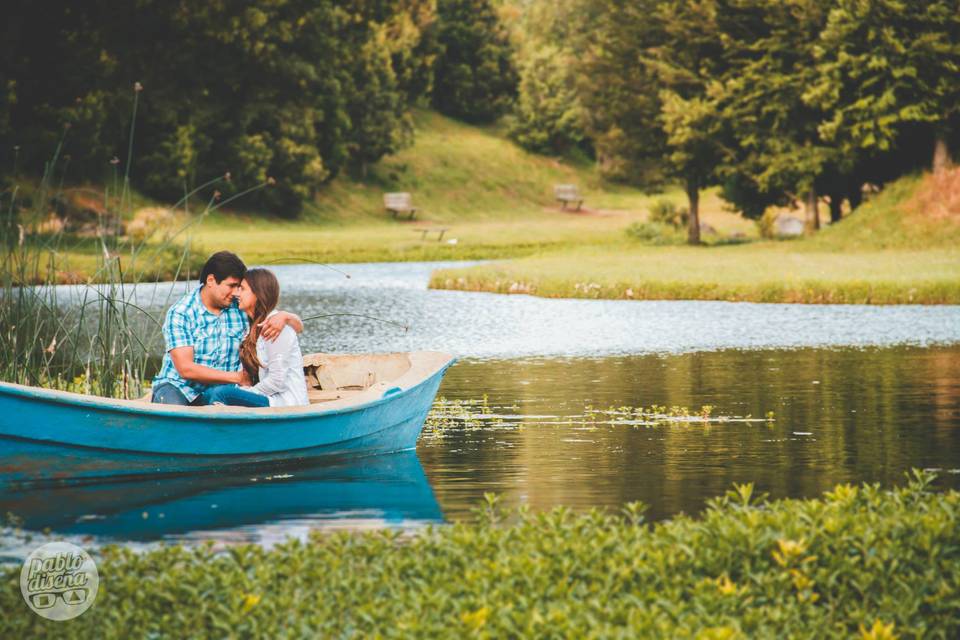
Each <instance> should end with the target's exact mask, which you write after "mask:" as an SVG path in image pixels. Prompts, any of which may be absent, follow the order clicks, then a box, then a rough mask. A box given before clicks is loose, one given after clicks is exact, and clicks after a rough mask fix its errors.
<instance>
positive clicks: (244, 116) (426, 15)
mask: <svg viewBox="0 0 960 640" xmlns="http://www.w3.org/2000/svg"><path fill="white" fill-rule="evenodd" d="M5 16H6V18H7V19H6V21H5V23H4V24H3V25H2V26H0V35H2V36H3V37H2V38H0V151H2V156H0V177H2V175H9V174H10V173H12V172H16V171H17V170H20V171H24V172H31V173H33V174H36V173H38V172H39V171H40V170H41V168H42V167H43V161H44V160H45V159H47V158H49V157H50V155H51V151H52V149H53V148H54V147H56V145H57V142H58V140H59V139H60V138H61V137H62V136H63V137H64V138H65V141H66V146H65V154H64V155H63V156H61V159H62V160H61V162H62V163H66V162H67V161H66V158H68V157H69V167H62V166H61V167H58V168H57V169H58V171H64V170H66V171H67V175H68V179H72V180H91V181H98V180H103V179H104V177H106V176H108V175H109V174H110V173H111V171H112V169H111V168H110V166H109V162H110V159H111V158H115V160H114V162H115V163H116V164H115V166H119V167H120V168H121V169H122V168H124V167H125V166H126V164H127V162H131V175H132V179H133V181H134V184H135V185H136V186H138V187H140V188H141V189H143V190H144V191H146V192H147V193H148V194H150V195H154V196H157V197H160V198H163V199H176V198H177V197H179V196H180V195H181V194H182V193H184V191H185V190H189V189H190V188H192V187H194V186H195V185H197V184H201V183H203V182H205V181H206V180H208V179H209V178H210V177H213V176H217V175H226V174H227V173H228V172H229V173H230V175H231V178H232V180H231V182H230V183H228V184H221V185H217V188H218V189H220V190H221V191H223V192H224V193H225V195H230V193H231V191H236V190H239V189H244V188H247V187H249V186H251V185H255V184H260V183H265V182H267V180H268V178H273V179H274V180H275V181H276V186H275V187H273V188H270V189H266V190H262V191H259V192H257V194H256V195H255V198H258V199H259V201H253V202H251V203H250V204H251V206H263V207H267V208H269V209H272V210H274V211H277V212H281V213H288V214H294V213H295V212H296V211H297V210H298V209H299V207H300V205H301V203H302V202H304V201H305V200H306V199H308V198H310V197H311V195H312V194H313V193H314V192H315V191H316V190H317V189H320V188H322V186H323V184H324V183H325V182H326V181H328V180H330V179H332V178H333V177H334V176H336V175H338V174H339V173H341V172H343V171H351V172H356V173H358V174H363V173H364V172H365V170H366V168H367V167H368V166H369V165H370V164H372V163H374V162H376V161H377V160H378V159H380V158H381V157H383V156H384V155H385V154H389V153H391V152H393V151H395V150H397V149H398V148H400V147H401V146H403V145H405V144H408V143H409V142H410V141H411V137H412V133H413V132H412V127H411V124H410V109H411V108H412V106H413V105H415V104H417V103H423V104H430V105H432V106H433V107H434V108H436V109H437V110H439V111H441V112H442V113H445V114H447V115H450V116H453V117H456V118H460V119H463V120H466V121H468V122H479V123H484V122H492V121H494V120H496V119H498V118H500V117H501V116H503V115H504V114H507V115H508V124H509V127H508V130H509V132H510V135H511V136H512V137H513V138H514V139H515V140H517V142H518V143H520V144H521V145H523V146H525V147H527V148H529V149H532V150H534V151H537V152H541V153H553V154H569V153H571V152H572V153H579V154H587V155H589V156H592V157H594V158H595V159H596V161H597V163H598V165H599V167H600V169H601V171H602V172H603V173H604V174H605V175H607V176H608V177H611V178H614V179H618V180H623V181H626V182H629V183H632V184H637V185H640V186H644V187H647V188H658V187H660V186H662V185H665V184H668V183H669V184H677V183H679V184H682V185H683V187H684V189H685V190H686V192H687V195H688V197H689V200H690V207H689V209H690V214H691V215H690V216H689V239H690V241H691V242H697V241H698V234H699V222H698V216H697V213H698V212H697V205H698V201H699V194H700V192H701V190H702V189H703V188H705V187H708V186H713V185H717V186H720V187H721V189H722V193H723V194H724V196H725V197H726V199H727V200H729V201H730V202H731V203H732V204H733V205H735V206H736V207H737V208H738V209H739V210H740V211H742V212H743V213H744V214H745V215H747V216H749V217H758V216H760V215H761V214H762V213H763V211H764V210H765V209H766V208H767V207H768V206H770V205H773V204H786V203H789V202H805V203H806V204H807V210H808V223H809V225H810V227H811V229H812V228H816V227H817V226H818V221H819V213H818V209H817V205H818V203H819V202H821V200H824V199H825V200H827V201H828V202H829V204H830V213H831V216H832V217H833V218H834V219H837V218H838V217H839V216H840V215H841V204H842V203H844V202H846V203H848V204H849V207H850V208H855V207H856V206H857V205H858V204H859V201H860V194H861V187H862V186H863V185H864V184H865V183H868V182H869V183H878V184H882V183H883V182H886V181H888V180H890V179H892V178H895V177H897V176H898V175H901V174H903V173H904V172H907V171H911V170H914V169H916V168H917V167H920V166H929V165H930V164H934V165H936V166H938V167H942V166H945V165H946V164H948V163H949V161H950V150H951V148H952V147H955V146H956V144H957V142H958V136H960V0H924V2H905V1H904V0H782V1H781V0H271V1H270V2H260V3H249V2H244V1H242V0H221V1H219V2H215V3H210V2H202V1H200V0H176V1H175V2H172V3H171V2H162V1H161V0H135V1H132V2H118V1H117V0H91V1H90V2H84V3H72V2H66V1H65V0H36V1H33V2H26V0H14V1H13V3H12V4H10V5H9V6H8V7H7V8H6V11H5ZM134 83H138V84H137V85H136V86H137V87H139V88H142V91H141V92H139V93H138V94H137V95H136V103H137V109H138V111H137V113H136V118H135V119H134V118H133V117H132V116H133V114H132V106H133V102H134V97H135V96H134V94H135V91H134V89H133V87H134ZM64 127H69V129H68V130H67V131H66V135H65V136H64ZM132 131H134V132H135V133H134V134H133V135H131V132H132ZM131 139H132V140H133V141H134V142H135V144H134V145H133V147H132V148H131V147H130V146H129V145H130V142H131Z"/></svg>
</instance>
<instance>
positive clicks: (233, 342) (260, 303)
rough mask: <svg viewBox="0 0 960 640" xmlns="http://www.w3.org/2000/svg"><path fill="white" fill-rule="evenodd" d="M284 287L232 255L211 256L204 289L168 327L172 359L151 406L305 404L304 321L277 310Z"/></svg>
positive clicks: (171, 314)
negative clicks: (301, 343)
mask: <svg viewBox="0 0 960 640" xmlns="http://www.w3.org/2000/svg"><path fill="white" fill-rule="evenodd" d="M279 298H280V284H279V283H278V282H277V278H276V276H275V275H274V274H273V273H272V272H271V271H268V270H267V269H247V267H246V265H244V264H243V261H242V260H240V258H239V257H237V256H236V255H235V254H233V253H230V252H229V251H220V252H218V253H215V254H213V255H212V256H210V258H209V259H208V260H207V262H206V264H205V265H204V266H203V270H202V271H201V273H200V286H199V287H197V288H196V289H194V290H193V291H192V292H190V293H188V294H186V295H185V296H183V297H182V298H181V299H180V300H179V301H178V302H177V303H176V304H174V305H173V306H172V307H171V308H170V310H169V311H168V312H167V316H166V318H165V320H164V322H163V338H164V341H165V343H166V353H165V354H164V356H163V365H162V366H161V368H160V373H159V374H157V376H156V377H155V378H154V379H153V384H152V400H153V402H157V403H162V404H173V405H183V406H187V405H190V406H202V405H215V404H224V405H234V406H243V407H290V406H298V405H307V404H309V400H308V398H307V385H306V382H305V380H304V378H303V356H302V354H301V353H300V342H299V339H298V338H297V334H298V333H300V332H301V331H303V322H302V321H301V320H300V318H299V317H297V316H296V315H294V314H292V313H288V312H286V311H279V310H277V308H276V306H277V303H278V301H279Z"/></svg>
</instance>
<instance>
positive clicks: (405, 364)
mask: <svg viewBox="0 0 960 640" xmlns="http://www.w3.org/2000/svg"><path fill="white" fill-rule="evenodd" d="M451 359H452V356H451V355H450V354H447V353H441V352H437V351H408V352H400V353H365V354H357V355H353V354H346V355H334V354H328V353H311V354H308V355H306V356H304V357H303V375H304V378H305V380H306V383H307V396H308V397H309V399H310V405H311V406H322V407H323V410H324V411H326V410H332V409H339V408H344V407H349V406H351V405H356V404H361V403H364V402H369V401H372V400H376V399H378V398H382V397H384V396H387V395H390V394H392V393H395V392H397V391H402V390H405V389H409V388H410V387H413V386H415V385H417V384H419V383H420V382H422V381H423V380H424V379H425V378H427V377H429V376H431V375H433V374H434V373H435V372H436V371H437V370H438V369H440V368H441V367H443V366H445V365H446V364H448V363H449V362H450V361H451ZM54 393H60V392H54ZM68 395H75V394H68ZM112 402H117V403H120V404H124V403H135V404H139V405H141V406H142V405H144V404H146V405H150V406H151V407H156V406H157V405H154V404H153V403H151V402H150V393H149V392H148V393H146V394H144V396H143V397H141V398H138V399H137V400H117V401H112ZM297 409H298V408H297V407H270V408H264V409H262V411H268V412H272V413H274V412H284V411H295V410H297ZM190 410H191V411H201V412H205V413H230V412H242V413H246V412H248V411H249V409H244V408H238V407H225V406H213V407H191V408H190Z"/></svg>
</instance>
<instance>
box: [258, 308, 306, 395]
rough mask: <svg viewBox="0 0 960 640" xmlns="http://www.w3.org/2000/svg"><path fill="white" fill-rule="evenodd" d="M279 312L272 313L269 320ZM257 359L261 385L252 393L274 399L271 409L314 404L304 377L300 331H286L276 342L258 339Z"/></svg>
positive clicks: (285, 328)
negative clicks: (311, 401)
mask: <svg viewBox="0 0 960 640" xmlns="http://www.w3.org/2000/svg"><path fill="white" fill-rule="evenodd" d="M275 313H277V311H276V309H274V310H273V311H271V312H270V313H269V314H268V315H267V317H268V318H269V317H270V316H272V315H273V314H275ZM257 359H258V360H260V382H258V383H257V384H255V385H254V386H253V387H252V388H251V391H254V392H256V393H260V394H262V395H265V396H267V397H268V398H269V399H270V406H271V407H296V406H305V405H308V404H310V400H309V398H307V382H306V380H304V378H303V354H301V353H300V340H299V339H298V338H297V332H296V331H294V330H293V329H291V328H290V327H289V326H286V327H284V328H283V331H281V332H280V335H279V336H277V339H276V340H274V341H273V342H269V341H267V340H265V339H264V338H263V336H260V337H259V338H257Z"/></svg>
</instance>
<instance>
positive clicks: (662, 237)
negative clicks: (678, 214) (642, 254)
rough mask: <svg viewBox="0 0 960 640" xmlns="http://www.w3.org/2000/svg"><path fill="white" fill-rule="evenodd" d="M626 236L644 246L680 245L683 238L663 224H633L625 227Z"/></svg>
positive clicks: (674, 229)
mask: <svg viewBox="0 0 960 640" xmlns="http://www.w3.org/2000/svg"><path fill="white" fill-rule="evenodd" d="M627 235H628V236H630V237H631V238H633V239H634V240H640V241H641V242H644V243H646V244H657V245H663V244H680V243H681V242H683V236H682V235H681V234H680V232H679V231H678V230H677V229H676V228H675V227H673V226H671V225H668V224H664V223H663V222H634V223H633V224H631V225H630V226H629V227H627Z"/></svg>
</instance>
